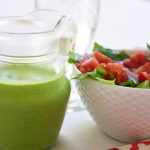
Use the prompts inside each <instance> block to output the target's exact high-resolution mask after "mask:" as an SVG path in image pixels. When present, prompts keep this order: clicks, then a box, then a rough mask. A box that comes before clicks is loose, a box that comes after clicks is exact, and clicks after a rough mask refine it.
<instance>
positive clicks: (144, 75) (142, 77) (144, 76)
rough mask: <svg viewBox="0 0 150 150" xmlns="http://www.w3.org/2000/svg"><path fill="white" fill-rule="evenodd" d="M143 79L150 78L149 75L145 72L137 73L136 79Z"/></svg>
mask: <svg viewBox="0 0 150 150" xmlns="http://www.w3.org/2000/svg"><path fill="white" fill-rule="evenodd" d="M145 80H150V75H149V74H148V73H147V72H140V73H139V75H138V81H140V82H143V81H145Z"/></svg>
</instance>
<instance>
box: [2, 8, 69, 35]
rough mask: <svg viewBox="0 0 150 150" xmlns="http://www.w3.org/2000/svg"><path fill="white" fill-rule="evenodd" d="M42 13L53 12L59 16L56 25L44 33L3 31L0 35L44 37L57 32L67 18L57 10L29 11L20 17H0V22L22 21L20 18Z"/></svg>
mask: <svg viewBox="0 0 150 150" xmlns="http://www.w3.org/2000/svg"><path fill="white" fill-rule="evenodd" d="M40 11H41V12H44V11H47V12H55V13H56V14H60V15H61V17H60V19H59V20H58V21H57V23H56V25H55V26H54V28H53V29H49V30H45V31H39V32H26V33H24V32H5V31H0V35H9V36H13V35H14V36H34V35H40V36H42V35H46V34H50V33H54V32H56V31H58V28H59V27H60V26H61V23H62V22H63V21H64V20H65V19H66V18H67V16H66V15H65V14H64V13H63V12H61V11H58V10H53V9H38V10H34V11H30V12H28V13H26V14H24V15H20V16H6V17H0V21H1V20H2V19H15V18H16V19H15V20H18V21H19V20H20V21H21V20H22V21H23V19H21V18H24V17H26V16H28V15H31V14H33V13H36V12H40Z"/></svg>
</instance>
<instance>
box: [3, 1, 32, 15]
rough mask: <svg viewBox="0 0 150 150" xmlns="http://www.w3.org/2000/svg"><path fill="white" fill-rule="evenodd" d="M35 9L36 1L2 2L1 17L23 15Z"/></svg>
mask: <svg viewBox="0 0 150 150" xmlns="http://www.w3.org/2000/svg"><path fill="white" fill-rule="evenodd" d="M33 9H34V0H0V17H5V16H18V15H23V14H25V13H27V12H29V11H31V10H33Z"/></svg>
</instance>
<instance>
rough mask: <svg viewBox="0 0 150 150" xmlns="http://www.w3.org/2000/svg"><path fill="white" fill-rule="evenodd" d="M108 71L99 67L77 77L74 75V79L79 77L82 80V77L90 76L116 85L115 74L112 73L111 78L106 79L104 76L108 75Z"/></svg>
mask: <svg viewBox="0 0 150 150" xmlns="http://www.w3.org/2000/svg"><path fill="white" fill-rule="evenodd" d="M106 73H107V72H106V70H104V69H103V68H101V67H97V68H95V70H94V71H92V72H87V73H81V74H77V75H76V76H75V77H73V79H79V80H80V79H83V78H86V77H88V78H91V79H94V80H97V81H99V82H102V83H105V84H111V85H115V79H114V76H113V75H112V78H111V80H105V79H104V76H105V75H106Z"/></svg>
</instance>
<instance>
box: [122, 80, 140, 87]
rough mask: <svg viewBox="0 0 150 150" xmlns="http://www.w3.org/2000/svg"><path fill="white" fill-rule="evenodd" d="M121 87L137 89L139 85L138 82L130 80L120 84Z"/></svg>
mask: <svg viewBox="0 0 150 150" xmlns="http://www.w3.org/2000/svg"><path fill="white" fill-rule="evenodd" d="M120 85H121V86H126V87H137V86H138V85H139V83H138V82H136V81H135V80H128V81H126V82H122V83H120Z"/></svg>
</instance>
